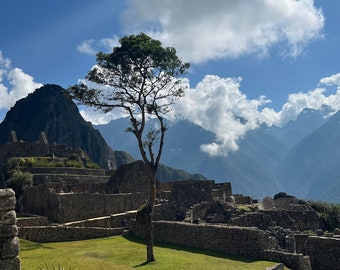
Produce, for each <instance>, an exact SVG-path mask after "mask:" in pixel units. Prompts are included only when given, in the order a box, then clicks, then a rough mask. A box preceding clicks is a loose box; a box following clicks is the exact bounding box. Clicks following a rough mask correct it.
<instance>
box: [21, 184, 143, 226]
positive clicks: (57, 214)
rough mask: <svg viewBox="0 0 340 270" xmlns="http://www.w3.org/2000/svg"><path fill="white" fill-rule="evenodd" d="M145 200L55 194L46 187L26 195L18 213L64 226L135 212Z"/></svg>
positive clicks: (126, 196)
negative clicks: (44, 218) (75, 222)
mask: <svg viewBox="0 0 340 270" xmlns="http://www.w3.org/2000/svg"><path fill="white" fill-rule="evenodd" d="M147 198H148V196H147V194H145V193H126V194H104V193H55V192H54V191H53V190H51V189H50V188H49V187H48V186H46V185H39V186H37V187H31V188H29V189H27V190H26V191H25V193H24V195H23V197H22V199H21V209H20V210H21V212H23V213H31V214H36V215H42V216H47V217H48V219H49V220H50V221H52V222H57V223H65V222H70V221H75V220H83V219H88V218H93V217H102V216H107V215H111V214H116V213H121V212H125V211H129V210H135V209H137V208H139V207H140V206H141V205H142V203H143V201H144V200H145V199H147Z"/></svg>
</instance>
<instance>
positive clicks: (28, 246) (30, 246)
mask: <svg viewBox="0 0 340 270" xmlns="http://www.w3.org/2000/svg"><path fill="white" fill-rule="evenodd" d="M39 248H43V249H54V248H53V247H47V246H45V245H44V244H41V243H38V242H31V241H27V240H24V239H20V250H23V251H28V250H35V249H39Z"/></svg>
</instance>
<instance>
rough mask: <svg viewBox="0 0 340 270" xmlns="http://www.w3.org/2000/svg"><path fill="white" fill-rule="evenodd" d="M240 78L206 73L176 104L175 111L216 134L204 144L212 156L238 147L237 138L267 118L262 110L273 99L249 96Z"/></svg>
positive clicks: (202, 147)
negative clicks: (244, 92) (243, 89)
mask: <svg viewBox="0 0 340 270" xmlns="http://www.w3.org/2000/svg"><path fill="white" fill-rule="evenodd" d="M240 83H241V78H220V77H218V76H212V75H207V76H205V78H204V79H203V80H202V81H201V82H200V83H199V84H198V85H197V86H196V88H195V89H191V90H189V91H187V93H186V95H185V96H184V97H183V98H182V99H181V100H180V103H178V104H177V105H176V106H175V107H174V111H175V113H176V114H178V115H180V116H181V117H183V118H185V119H188V120H190V121H192V122H194V123H195V124H197V125H200V126H201V127H203V128H205V129H207V130H209V131H211V132H213V133H215V134H216V141H215V142H211V143H210V144H207V145H202V146H201V149H202V151H204V152H207V153H209V154H210V155H212V156H217V155H226V154H227V153H228V152H229V151H235V150H237V149H238V144H237V141H238V140H239V138H241V137H242V136H244V135H245V134H246V133H247V131H249V130H252V129H255V128H256V127H257V126H258V125H259V124H260V123H262V122H263V121H264V119H265V116H262V115H261V114H262V113H261V111H260V110H259V109H260V107H261V106H263V105H265V104H266V103H268V102H270V101H269V100H267V99H266V98H265V97H264V96H261V97H259V98H258V99H253V100H249V99H247V97H246V95H245V94H243V93H242V92H241V91H240V89H239V88H240Z"/></svg>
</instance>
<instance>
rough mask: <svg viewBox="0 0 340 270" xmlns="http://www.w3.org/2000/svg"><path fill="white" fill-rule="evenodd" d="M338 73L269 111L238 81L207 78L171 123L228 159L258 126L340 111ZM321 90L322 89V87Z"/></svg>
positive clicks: (101, 118)
mask: <svg viewBox="0 0 340 270" xmlns="http://www.w3.org/2000/svg"><path fill="white" fill-rule="evenodd" d="M339 78H340V73H338V74H335V75H332V76H329V77H326V78H322V79H321V80H320V83H319V85H318V87H316V88H315V89H313V90H311V91H308V92H299V93H294V94H290V95H289V96H288V98H287V101H286V103H285V104H284V105H283V106H282V109H281V110H280V111H278V112H276V111H275V110H274V109H273V108H270V102H271V101H270V100H269V99H267V98H266V97H265V96H260V97H258V98H256V99H248V98H247V96H246V95H245V94H244V93H242V92H241V91H240V85H241V83H242V79H241V78H221V77H219V76H214V75H207V76H205V77H204V79H203V80H202V81H201V82H200V83H198V84H197V86H196V87H195V88H191V89H188V90H187V92H186V95H185V96H184V97H183V98H181V99H180V100H179V102H178V103H177V104H175V105H174V106H173V110H172V111H171V114H169V115H168V116H170V117H171V118H172V119H173V120H176V119H178V118H180V119H181V118H183V119H187V120H189V121H191V122H193V123H195V124H197V125H199V126H201V127H202V128H204V129H206V130H209V131H211V132H213V133H214V134H215V136H216V137H215V141H212V142H210V143H208V144H205V145H202V146H201V150H202V151H204V152H206V153H208V154H209V155H211V156H227V155H228V153H230V152H231V151H236V150H237V149H238V144H239V141H240V139H241V138H242V137H244V136H245V135H246V134H247V132H248V131H250V130H254V129H256V128H258V127H259V126H260V125H261V124H267V125H268V126H271V125H277V126H284V125H285V124H287V123H288V122H289V121H291V120H296V118H297V116H298V115H299V114H300V113H301V112H302V111H303V110H304V109H305V108H310V109H315V110H318V109H320V108H321V107H322V106H324V105H327V106H329V107H330V108H331V109H333V110H334V111H338V110H340V83H339ZM322 86H324V87H322ZM329 86H336V87H337V90H336V91H335V93H333V94H327V93H328V88H327V87H329ZM81 114H82V115H83V117H84V118H85V119H86V120H88V121H91V122H92V123H93V124H106V123H108V122H109V121H110V120H113V119H117V118H120V117H123V116H126V115H124V114H123V113H122V112H120V111H113V112H111V113H110V114H104V115H103V114H100V113H99V112H93V111H90V110H88V109H86V110H82V111H81Z"/></svg>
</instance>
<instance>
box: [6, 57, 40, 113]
mask: <svg viewBox="0 0 340 270" xmlns="http://www.w3.org/2000/svg"><path fill="white" fill-rule="evenodd" d="M41 86H42V84H40V83H36V82H34V79H33V77H32V76H30V75H28V74H26V73H25V72H24V71H23V70H22V69H20V68H12V67H11V61H10V59H8V58H5V57H4V56H3V55H2V52H1V51H0V109H6V110H8V109H9V108H10V107H12V106H13V105H14V104H15V102H16V101H17V100H19V99H21V98H23V97H25V96H27V95H28V94H29V93H32V92H33V91H34V90H35V89H37V88H39V87H41Z"/></svg>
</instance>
